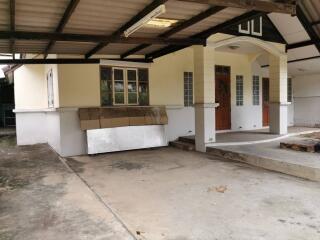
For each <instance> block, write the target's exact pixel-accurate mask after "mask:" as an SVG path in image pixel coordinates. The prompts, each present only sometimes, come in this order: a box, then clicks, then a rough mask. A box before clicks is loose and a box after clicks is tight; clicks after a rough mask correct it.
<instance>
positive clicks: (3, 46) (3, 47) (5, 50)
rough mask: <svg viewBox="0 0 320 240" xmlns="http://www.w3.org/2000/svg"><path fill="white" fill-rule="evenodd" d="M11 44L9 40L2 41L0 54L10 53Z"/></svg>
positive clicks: (0, 42) (0, 41)
mask: <svg viewBox="0 0 320 240" xmlns="http://www.w3.org/2000/svg"><path fill="white" fill-rule="evenodd" d="M9 44H10V42H9V41H8V40H0V52H1V53H8V49H9V46H10V45H9Z"/></svg>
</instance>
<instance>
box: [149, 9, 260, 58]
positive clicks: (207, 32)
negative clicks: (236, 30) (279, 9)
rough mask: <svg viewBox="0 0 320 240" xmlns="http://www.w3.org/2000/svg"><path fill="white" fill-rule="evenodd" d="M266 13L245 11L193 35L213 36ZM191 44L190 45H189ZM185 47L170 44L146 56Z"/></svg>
mask: <svg viewBox="0 0 320 240" xmlns="http://www.w3.org/2000/svg"><path fill="white" fill-rule="evenodd" d="M263 14H264V13H263V12H258V11H250V12H247V13H244V14H242V15H240V16H238V17H235V18H232V19H230V20H228V21H226V22H223V23H221V24H218V25H216V26H213V27H211V28H209V29H207V30H204V31H202V32H200V33H197V34H195V35H193V36H192V37H191V39H192V38H204V39H206V38H208V37H209V36H211V35H212V34H215V33H218V32H220V31H222V30H224V29H226V28H229V27H231V26H233V25H237V24H240V23H242V22H244V21H248V20H251V19H252V18H255V17H259V16H262V15H263ZM189 46H190V45H189ZM181 49H183V48H181V47H179V46H177V45H176V46H168V47H165V48H162V49H160V50H157V51H154V52H152V53H149V54H147V55H146V58H147V59H150V58H158V57H161V56H164V55H166V54H169V53H172V52H175V51H178V50H181Z"/></svg>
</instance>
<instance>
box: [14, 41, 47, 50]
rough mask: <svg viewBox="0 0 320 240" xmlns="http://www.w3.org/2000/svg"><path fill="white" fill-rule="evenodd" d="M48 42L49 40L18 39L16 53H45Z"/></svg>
mask: <svg viewBox="0 0 320 240" xmlns="http://www.w3.org/2000/svg"><path fill="white" fill-rule="evenodd" d="M47 44H48V43H47V41H26V40H16V41H15V45H14V49H15V52H16V53H43V52H44V50H45V48H46V46H47Z"/></svg>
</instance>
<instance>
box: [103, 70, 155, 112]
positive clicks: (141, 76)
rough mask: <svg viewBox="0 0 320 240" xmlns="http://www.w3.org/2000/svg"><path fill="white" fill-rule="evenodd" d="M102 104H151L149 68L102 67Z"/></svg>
mask: <svg viewBox="0 0 320 240" xmlns="http://www.w3.org/2000/svg"><path fill="white" fill-rule="evenodd" d="M100 91H101V105H102V106H112V105H149V75H148V69H138V68H123V67H107V66H103V67H101V69H100Z"/></svg>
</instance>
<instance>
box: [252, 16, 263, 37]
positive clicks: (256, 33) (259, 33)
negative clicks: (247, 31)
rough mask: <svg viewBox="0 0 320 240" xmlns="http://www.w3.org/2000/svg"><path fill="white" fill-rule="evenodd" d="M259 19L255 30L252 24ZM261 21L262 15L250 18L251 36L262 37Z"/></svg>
mask: <svg viewBox="0 0 320 240" xmlns="http://www.w3.org/2000/svg"><path fill="white" fill-rule="evenodd" d="M257 20H259V32H256V31H255V26H254V24H255V23H256V21H257ZM262 27H263V22H262V17H259V19H252V20H251V34H252V35H253V36H258V37H262V35H263V28H262Z"/></svg>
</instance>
